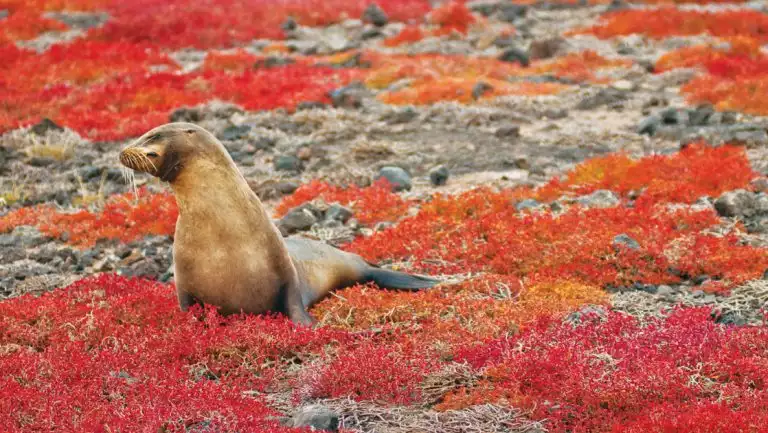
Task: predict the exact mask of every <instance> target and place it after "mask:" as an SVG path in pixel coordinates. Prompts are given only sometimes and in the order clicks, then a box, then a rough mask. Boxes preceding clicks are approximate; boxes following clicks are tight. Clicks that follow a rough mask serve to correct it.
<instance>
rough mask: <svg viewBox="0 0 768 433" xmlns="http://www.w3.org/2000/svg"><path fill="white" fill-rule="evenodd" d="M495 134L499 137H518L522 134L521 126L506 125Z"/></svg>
mask: <svg viewBox="0 0 768 433" xmlns="http://www.w3.org/2000/svg"><path fill="white" fill-rule="evenodd" d="M494 135H495V136H496V137H498V138H517V137H519V136H520V126H518V125H506V126H502V127H500V128H499V129H497V130H496V132H495V133H494Z"/></svg>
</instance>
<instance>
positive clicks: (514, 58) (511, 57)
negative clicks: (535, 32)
mask: <svg viewBox="0 0 768 433" xmlns="http://www.w3.org/2000/svg"><path fill="white" fill-rule="evenodd" d="M499 60H501V61H502V62H510V63H519V64H520V65H522V66H525V67H528V65H529V64H530V61H529V58H528V54H527V53H526V52H525V51H523V50H521V49H519V48H517V47H509V48H507V49H506V50H504V52H503V53H501V55H500V56H499Z"/></svg>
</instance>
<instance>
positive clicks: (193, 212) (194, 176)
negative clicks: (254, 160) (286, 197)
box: [170, 158, 268, 220]
mask: <svg viewBox="0 0 768 433" xmlns="http://www.w3.org/2000/svg"><path fill="white" fill-rule="evenodd" d="M170 185H171V189H173V192H174V195H175V196H176V202H177V204H178V207H179V214H180V216H182V217H190V218H192V217H195V216H202V217H206V218H208V217H210V216H216V215H226V218H227V219H229V220H232V219H244V220H252V219H253V218H254V216H257V217H262V216H266V211H264V209H263V207H262V205H261V202H260V201H259V199H258V197H257V196H256V194H255V193H253V191H252V190H251V189H250V187H249V186H248V183H247V182H246V180H245V178H244V177H243V175H242V174H240V171H239V170H238V168H237V166H235V164H234V162H232V161H231V160H229V161H227V160H226V159H225V160H224V161H212V160H210V159H208V158H191V159H190V160H187V161H184V168H183V169H182V170H181V171H180V172H179V174H178V175H177V176H176V177H175V179H174V180H173V182H171V183H170ZM260 219H261V218H260ZM267 220H268V219H267Z"/></svg>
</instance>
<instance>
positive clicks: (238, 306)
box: [120, 123, 427, 325]
mask: <svg viewBox="0 0 768 433" xmlns="http://www.w3.org/2000/svg"><path fill="white" fill-rule="evenodd" d="M120 162H121V163H122V164H123V165H125V166H126V167H128V168H131V169H133V170H135V171H141V172H145V173H149V174H151V175H153V176H156V177H158V178H160V179H162V180H165V181H167V182H169V183H170V185H171V188H172V189H173V192H174V194H175V196H176V201H177V203H178V207H179V218H178V221H177V223H176V233H175V238H174V244H173V257H174V266H175V277H176V288H177V294H178V298H179V305H180V306H181V308H182V309H183V310H186V309H187V308H188V307H189V306H190V305H191V304H193V303H195V302H204V303H207V304H211V305H215V306H217V307H219V309H220V311H221V312H222V313H224V314H230V313H237V312H241V311H242V312H246V313H255V314H260V313H264V312H267V311H276V312H283V313H285V314H287V315H288V316H289V317H290V319H291V320H293V321H294V322H296V323H299V324H303V325H308V324H312V323H314V322H315V321H314V319H313V318H312V317H311V316H310V315H309V314H308V313H307V311H306V309H307V308H308V307H309V306H311V305H313V304H314V303H315V302H317V301H318V300H320V299H322V298H323V297H324V296H326V295H327V294H328V293H329V292H330V291H332V290H334V289H337V288H341V287H345V286H349V285H351V284H354V283H356V282H362V281H374V280H376V277H372V276H377V277H380V278H379V280H378V281H386V278H383V279H382V278H381V275H380V274H382V273H383V272H389V273H391V272H390V271H378V270H377V269H376V268H375V267H372V266H371V265H369V264H368V263H366V262H365V261H364V260H363V259H362V258H360V257H359V256H356V255H354V254H350V253H347V252H344V251H341V250H338V249H336V248H334V247H332V246H330V245H327V244H324V243H320V242H316V241H310V240H300V239H283V237H282V236H281V234H280V232H279V231H278V229H277V227H275V225H274V224H273V223H272V220H271V219H270V218H269V216H268V215H267V213H266V211H265V210H264V208H263V206H262V204H261V202H260V201H259V199H258V197H257V196H256V194H255V193H254V192H253V191H252V190H251V189H250V187H249V186H248V184H247V183H246V180H245V178H244V177H243V176H242V175H241V174H240V171H239V170H238V169H237V166H236V165H235V163H234V161H233V160H232V158H231V157H230V156H229V153H227V151H226V149H225V148H224V146H223V145H222V144H221V143H220V142H219V140H217V139H216V137H214V136H213V135H212V134H210V133H209V132H208V131H206V130H204V129H203V128H200V127H199V126H196V125H194V124H190V123H170V124H166V125H163V126H160V127H157V128H155V129H153V130H151V131H149V132H147V133H146V134H144V135H143V136H142V137H140V138H139V139H137V140H136V141H135V142H134V143H132V144H131V145H129V146H128V147H127V148H125V149H124V150H123V151H122V152H121V154H120ZM397 276H398V278H402V277H405V278H422V277H411V276H407V274H398V275H397ZM420 281H421V283H420V284H427V283H424V281H427V279H422V280H420ZM385 284H386V283H385ZM396 287H398V286H397V285H396V284H395V288H396ZM399 287H403V288H411V287H413V288H415V287H426V286H425V285H418V284H417V285H408V284H405V285H403V284H402V283H401V284H400V286H399Z"/></svg>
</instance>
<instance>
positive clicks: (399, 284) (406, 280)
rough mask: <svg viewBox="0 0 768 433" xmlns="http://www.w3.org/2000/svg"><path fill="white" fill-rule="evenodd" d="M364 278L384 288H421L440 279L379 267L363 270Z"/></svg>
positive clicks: (430, 285) (429, 285) (432, 284)
mask: <svg viewBox="0 0 768 433" xmlns="http://www.w3.org/2000/svg"><path fill="white" fill-rule="evenodd" d="M363 279H364V280H365V281H367V282H373V283H376V285H377V286H379V287H381V288H382V289H409V290H419V289H426V288H428V287H432V286H434V285H435V284H437V283H439V282H440V281H439V280H436V279H434V278H429V277H422V276H420V275H412V274H406V273H405V272H397V271H390V270H387V269H381V268H377V267H368V268H366V269H365V271H363Z"/></svg>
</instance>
